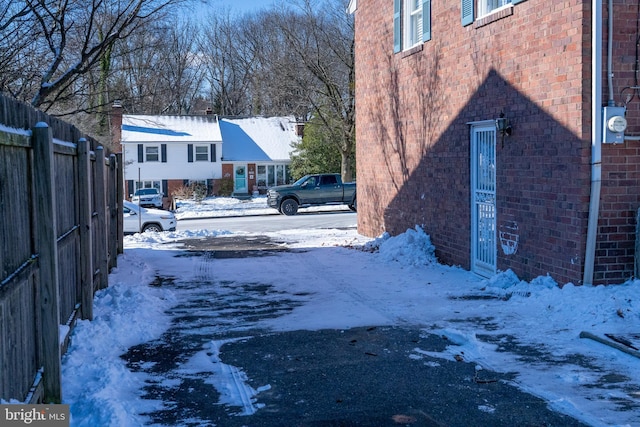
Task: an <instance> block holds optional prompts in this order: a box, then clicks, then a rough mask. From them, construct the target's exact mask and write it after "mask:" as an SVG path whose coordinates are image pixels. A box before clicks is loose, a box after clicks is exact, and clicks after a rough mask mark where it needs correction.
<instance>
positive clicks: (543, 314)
mask: <svg viewBox="0 0 640 427" xmlns="http://www.w3.org/2000/svg"><path fill="white" fill-rule="evenodd" d="M221 211H224V212H221ZM250 212H252V213H268V212H271V213H272V212H273V210H269V209H268V208H266V206H265V200H264V198H257V199H256V200H254V201H250V202H238V201H235V200H231V199H211V200H207V201H206V202H205V203H203V204H201V205H195V204H187V203H183V204H181V205H180V206H179V209H178V211H177V215H178V217H179V218H188V217H198V216H210V215H218V214H227V215H228V214H234V215H241V214H247V213H250ZM219 235H226V236H228V235H230V233H229V232H227V231H225V230H219V231H207V232H203V231H199V230H190V231H181V232H165V233H157V234H155V233H154V234H149V233H148V234H144V235H139V234H138V235H133V236H128V237H125V253H124V254H123V255H122V256H120V258H119V260H118V267H117V268H116V269H115V270H114V271H113V272H112V274H111V275H110V280H109V282H110V287H109V288H107V289H105V290H102V291H100V292H98V293H97V294H96V296H95V308H94V316H95V318H94V320H93V321H92V322H88V321H80V322H78V324H77V326H76V328H75V331H74V333H73V338H72V345H71V347H70V348H69V351H68V352H67V354H66V355H65V356H64V359H63V392H64V401H65V403H69V404H71V412H72V423H71V425H72V426H125V427H126V426H137V425H143V424H145V423H146V422H148V420H146V419H145V418H144V416H143V415H141V414H142V413H144V412H145V411H149V410H153V409H157V405H159V404H160V402H154V401H149V400H143V399H141V398H140V396H141V394H142V393H141V387H142V385H143V383H144V381H145V379H147V380H148V378H145V377H144V375H142V374H140V373H132V372H130V371H129V370H128V369H127V367H126V366H125V362H124V360H123V359H122V358H121V357H120V356H121V355H122V354H123V353H124V352H125V351H126V350H127V348H129V347H131V346H133V345H135V344H139V343H143V342H146V341H149V340H151V339H154V338H156V337H158V336H159V335H160V334H162V332H163V331H164V330H166V329H167V328H168V326H169V324H170V322H171V318H170V317H169V316H168V315H167V314H166V312H165V311H166V310H167V309H168V308H170V307H171V306H172V304H174V303H175V299H176V296H175V294H174V293H173V292H172V290H171V289H169V288H167V287H154V286H148V285H149V284H150V283H151V282H152V281H153V280H154V278H155V277H156V275H157V274H168V273H170V272H173V274H174V275H179V276H180V278H181V279H182V280H189V277H191V276H194V278H195V276H196V275H197V274H198V271H197V269H194V268H193V264H188V261H185V258H176V257H174V255H175V250H177V249H179V248H180V240H181V239H185V238H198V237H207V236H219ZM269 236H270V237H272V238H273V239H277V240H278V241H284V242H287V245H288V246H289V247H292V248H305V250H307V251H308V252H306V254H308V257H309V259H313V260H314V263H315V264H312V265H311V266H309V267H306V268H307V269H308V270H305V271H306V272H308V273H309V274H305V273H304V272H303V273H302V274H301V275H300V277H298V278H297V280H296V281H287V280H281V279H280V280H275V279H274V278H273V275H274V273H275V272H274V269H276V268H277V265H276V266H274V263H273V262H271V264H265V262H266V261H265V262H261V261H260V260H259V259H257V260H256V261H255V262H253V261H252V262H251V263H245V264H244V268H242V269H239V271H235V272H233V271H225V275H226V277H228V276H231V277H234V278H235V279H237V280H238V281H241V280H259V281H261V283H269V284H272V285H273V286H274V287H275V288H276V289H278V288H279V289H283V290H284V289H286V290H287V291H289V292H296V294H300V295H302V294H305V293H313V298H309V299H308V300H305V301H304V303H303V304H301V305H300V306H299V307H297V308H296V309H295V310H293V311H292V312H291V313H289V314H286V315H283V316H281V317H278V318H275V319H269V320H265V321H263V322H262V325H261V326H262V327H264V328H270V329H272V330H276V331H293V330H319V329H325V328H335V329H346V328H351V327H357V326H368V325H400V326H419V327H421V328H423V329H424V330H425V332H429V333H436V334H441V335H443V336H446V337H447V338H448V339H449V341H450V342H451V345H450V346H449V347H448V348H447V350H445V351H443V352H441V353H435V352H430V351H428V350H425V349H420V348H416V350H415V352H414V353H413V354H412V355H411V357H412V358H423V357H426V356H429V357H436V358H442V359H447V360H454V358H461V357H462V358H463V359H464V360H465V361H467V362H472V363H475V364H477V365H478V369H480V367H484V368H486V369H491V370H495V371H499V372H516V373H517V375H516V377H515V382H516V384H517V386H518V387H520V388H521V389H523V390H525V391H527V392H529V393H532V394H534V395H537V396H539V397H542V398H544V399H545V400H546V401H548V402H549V405H550V407H552V408H553V409H554V410H557V411H559V412H562V413H566V414H569V415H571V416H573V417H575V418H577V419H579V420H581V421H583V422H585V423H587V424H589V425H593V426H614V425H615V426H634V425H635V426H638V425H640V410H639V408H640V359H638V358H635V357H633V356H631V355H629V354H625V353H623V352H621V351H619V350H616V349H613V348H611V347H609V346H606V345H603V344H601V343H599V342H596V341H593V340H591V339H584V338H580V333H581V332H582V331H587V332H590V333H593V334H596V335H599V336H603V335H604V334H605V333H617V334H632V333H635V334H638V333H640V296H639V294H638V290H639V289H640V282H638V281H635V282H629V283H624V284H620V285H618V286H608V287H604V286H597V287H579V286H574V285H572V284H564V286H563V287H559V286H558V285H557V284H556V283H555V282H554V280H553V278H551V277H539V278H537V279H535V280H533V281H531V282H530V283H527V282H522V281H520V280H519V279H518V278H517V277H516V276H515V275H514V274H513V273H512V272H510V271H507V272H503V273H501V274H498V275H496V276H495V277H493V278H492V279H490V280H484V279H481V278H479V277H477V276H475V275H473V274H471V273H470V272H468V271H465V270H462V269H460V268H453V267H447V266H442V265H439V264H438V263H437V261H436V260H435V259H434V256H433V251H434V248H433V246H432V245H431V242H430V239H429V236H427V235H426V234H425V233H424V232H423V231H422V230H421V229H419V228H416V229H413V230H407V232H406V233H404V234H402V235H400V236H397V237H392V238H389V237H388V236H381V237H379V238H377V239H369V238H366V237H363V236H360V235H358V234H357V231H356V230H288V231H286V232H281V233H272V234H269ZM149 249H153V250H152V251H149ZM150 254H152V255H150ZM297 256H300V255H297ZM286 257H287V255H286V254H284V255H282V259H283V262H287V258H286ZM185 263H187V264H186V265H185ZM221 265H222V264H221ZM326 266H331V268H330V269H326V268H325V267H326ZM321 270H322V271H328V273H327V276H326V280H325V281H324V283H322V286H318V284H316V283H310V279H309V278H310V277H318V276H317V275H316V276H313V275H312V274H311V273H312V272H314V271H315V272H318V271H321ZM331 272H333V273H331ZM190 275H191V276H190ZM305 278H307V279H308V280H305ZM347 307H348V308H347ZM327 312H329V313H331V316H327V315H326V313H327ZM222 344H223V343H216V342H212V343H211V346H212V347H211V348H215V349H216V351H215V352H213V353H215V354H213V357H217V351H218V350H219V346H220V345H222ZM211 348H209V349H203V351H205V350H206V351H207V352H208V353H209V354H212V351H211ZM527 352H529V355H530V356H531V354H533V355H534V356H535V357H534V359H533V361H532V358H531V357H522V355H523V353H527ZM193 363H197V361H193ZM431 363H432V362H431ZM218 365H219V364H218ZM428 366H429V365H428V364H427V363H425V369H428ZM237 374H238V372H236V375H237ZM240 374H241V372H240ZM216 378H217V380H216ZM224 380H225V379H224V375H221V374H220V372H218V373H217V374H216V372H213V368H212V381H219V382H224ZM265 387H268V385H265ZM248 393H249V394H250V395H251V396H253V397H252V402H253V403H254V404H253V405H251V406H250V408H249V409H250V410H257V411H259V410H260V404H259V402H260V390H253V389H251V390H248ZM240 398H241V397H240V396H235V395H233V394H232V395H228V394H227V395H224V399H225V401H224V403H225V404H227V405H231V406H233V405H237V406H239V407H242V405H243V403H242V402H241V401H240V402H238V399H240ZM245 409H247V408H246V405H245ZM479 409H481V410H490V409H491V408H488V409H487V408H484V409H483V408H479ZM245 412H246V411H245ZM249 412H250V411H249Z"/></svg>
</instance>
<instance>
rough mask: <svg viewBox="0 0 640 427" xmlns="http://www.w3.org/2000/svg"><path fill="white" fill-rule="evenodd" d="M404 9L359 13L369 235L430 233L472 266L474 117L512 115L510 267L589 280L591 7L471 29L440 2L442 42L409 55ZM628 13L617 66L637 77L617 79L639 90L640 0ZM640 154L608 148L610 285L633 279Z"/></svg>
mask: <svg viewBox="0 0 640 427" xmlns="http://www.w3.org/2000/svg"><path fill="white" fill-rule="evenodd" d="M443 3H446V4H443ZM392 6H393V2H389V1H383V0H369V1H366V2H365V1H363V2H359V4H358V10H357V12H356V100H357V130H356V132H357V159H358V166H357V167H358V171H357V174H358V193H359V194H361V195H362V196H360V197H359V200H358V221H359V223H358V228H359V231H360V232H361V233H363V234H365V235H369V236H376V235H379V234H380V233H382V232H383V231H388V232H390V233H391V234H398V233H401V232H403V231H405V230H406V229H407V228H411V227H413V226H414V225H416V224H418V225H421V226H422V227H423V228H424V229H425V231H426V232H427V233H429V234H430V235H431V237H432V240H433V242H434V244H435V245H436V248H437V252H436V253H437V255H438V257H439V259H440V260H441V261H442V262H444V263H449V264H456V265H461V266H463V267H466V268H469V266H470V252H471V250H470V229H471V224H470V218H471V212H470V209H471V206H470V205H471V203H470V201H471V200H470V198H471V196H470V133H469V123H470V122H478V121H484V120H492V119H495V118H496V117H498V116H499V114H500V113H501V112H504V114H505V116H506V117H507V118H509V119H510V121H511V124H512V126H513V134H512V135H511V136H507V137H506V138H505V140H504V145H502V142H501V141H500V139H499V140H498V144H497V160H496V176H497V178H496V179H497V195H496V198H497V200H496V203H497V210H498V212H497V226H498V232H499V233H501V235H503V236H507V237H509V236H510V237H511V238H512V240H513V241H517V250H516V251H515V253H513V254H507V252H508V251H507V252H505V251H503V250H502V247H501V246H500V242H499V247H498V269H500V270H505V269H508V268H511V269H513V270H514V271H515V272H516V274H518V275H519V276H520V277H521V278H523V279H527V280H530V279H532V278H534V277H536V276H539V275H546V274H550V275H551V276H553V277H554V279H556V281H558V282H559V283H561V284H564V283H567V282H573V283H576V284H577V283H580V281H581V280H582V271H583V267H584V257H585V245H586V230H587V219H588V210H589V191H590V180H591V175H590V161H591V106H590V93H591V86H590V84H591V83H590V82H591V74H590V73H591V58H590V46H591V43H590V37H591V35H590V33H589V29H590V28H591V23H590V19H591V18H590V16H591V14H590V10H589V8H590V2H580V1H575V0H573V1H557V2H548V1H542V0H528V1H526V2H524V3H520V4H518V5H515V6H514V7H513V8H512V9H511V10H510V11H508V12H506V13H502V14H500V15H496V16H493V17H491V18H490V19H485V20H484V21H483V22H476V24H475V25H469V26H467V27H462V26H461V23H460V4H459V2H432V40H430V41H428V42H426V43H425V44H423V45H422V46H420V47H419V48H418V49H415V50H413V51H411V52H409V53H399V54H393V53H392V49H393V42H392V24H393V20H392V16H393V10H392ZM615 7H616V9H615V11H614V12H615V13H616V14H619V15H620V18H619V19H616V22H617V21H620V23H619V24H617V25H618V26H617V27H616V44H615V45H616V49H617V52H614V62H615V63H618V64H619V66H620V67H621V70H620V71H621V74H623V73H622V72H623V71H624V73H625V74H626V75H620V76H619V77H618V78H617V80H616V81H617V85H618V86H620V87H625V86H632V85H633V81H632V77H633V76H632V74H633V73H632V72H631V71H633V67H632V65H633V63H634V61H635V56H634V55H635V44H632V43H631V42H632V41H634V42H635V37H636V33H635V31H636V30H635V28H636V27H635V25H636V23H635V19H636V18H637V17H636V10H635V8H637V5H636V6H632V5H617V4H616V5H615ZM627 9H628V10H627ZM631 9H633V10H631ZM624 16H630V18H629V19H623V18H622V17H624ZM496 18H499V19H496ZM605 19H606V16H605ZM623 35H624V36H623ZM605 45H606V44H605ZM629 55H631V56H632V57H633V61H632V60H630V58H629ZM630 63H631V65H630ZM614 71H615V72H616V73H618V70H614ZM630 80H631V81H630ZM619 89H620V88H616V91H617V92H616V93H618V92H619ZM605 99H606V98H605ZM617 101H620V100H617ZM636 104H640V99H638V98H636ZM635 110H636V112H632V111H631V109H630V111H629V114H631V115H632V116H635V117H638V114H637V110H638V105H636V106H635ZM636 121H638V120H636ZM639 124H640V123H639ZM630 125H631V127H632V128H635V129H636V131H637V132H640V126H638V124H633V123H632V120H630ZM636 146H637V147H640V143H638V142H636V143H626V144H625V146H624V147H610V146H604V147H603V154H604V157H603V191H602V203H601V208H602V210H601V217H600V226H601V228H600V232H599V233H598V252H597V262H596V280H597V281H600V282H603V283H604V282H616V281H617V282H620V281H622V280H624V279H625V278H627V277H629V272H630V271H631V272H632V271H633V256H632V252H631V248H632V247H633V238H632V237H633V235H632V234H633V232H634V230H635V210H636V209H637V207H638V204H639V202H640V200H639V198H638V194H639V191H638V190H639V189H638V171H637V170H636V164H638V159H639V158H638V154H640V153H638V152H637V151H638V150H637V148H635V147H636Z"/></svg>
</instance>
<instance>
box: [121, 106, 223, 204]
mask: <svg viewBox="0 0 640 427" xmlns="http://www.w3.org/2000/svg"><path fill="white" fill-rule="evenodd" d="M121 143H122V152H123V162H124V165H125V167H124V180H125V193H126V195H127V196H129V195H130V194H133V193H134V192H135V190H137V189H138V188H157V189H159V190H160V191H161V192H162V193H163V194H164V196H165V203H166V202H167V201H168V199H167V197H168V196H170V195H171V194H172V193H173V192H174V191H176V190H177V189H179V188H182V187H184V186H188V185H190V184H195V183H199V184H204V185H206V186H207V188H208V193H213V191H214V186H215V185H216V181H217V180H219V179H220V178H222V162H221V157H222V135H221V132H220V126H219V121H218V118H217V116H215V115H199V116H150V115H128V114H124V115H122V126H121Z"/></svg>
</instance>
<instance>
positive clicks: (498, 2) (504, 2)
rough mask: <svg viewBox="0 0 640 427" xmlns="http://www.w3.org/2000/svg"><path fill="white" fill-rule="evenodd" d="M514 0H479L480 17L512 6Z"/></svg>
mask: <svg viewBox="0 0 640 427" xmlns="http://www.w3.org/2000/svg"><path fill="white" fill-rule="evenodd" d="M512 3H513V0H478V18H482V17H483V16H486V15H490V14H492V13H494V12H496V11H498V10H500V9H503V8H505V7H509V6H511V5H512Z"/></svg>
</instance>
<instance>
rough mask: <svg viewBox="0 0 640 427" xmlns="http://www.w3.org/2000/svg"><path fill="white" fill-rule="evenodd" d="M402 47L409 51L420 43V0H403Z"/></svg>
mask: <svg viewBox="0 0 640 427" xmlns="http://www.w3.org/2000/svg"><path fill="white" fill-rule="evenodd" d="M403 20H404V31H403V36H402V45H403V46H405V49H409V48H411V47H413V46H415V45H417V44H420V43H422V0H404V13H403Z"/></svg>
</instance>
